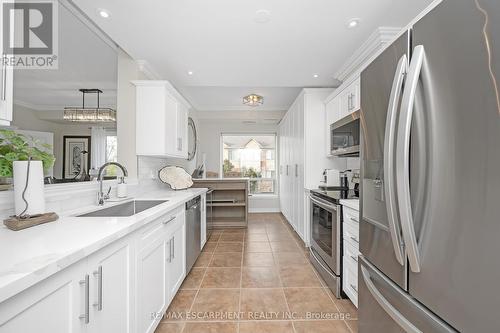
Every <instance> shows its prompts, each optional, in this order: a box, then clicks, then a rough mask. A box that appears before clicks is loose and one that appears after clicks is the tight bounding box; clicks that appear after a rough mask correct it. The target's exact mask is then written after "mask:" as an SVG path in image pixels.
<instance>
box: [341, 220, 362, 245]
mask: <svg viewBox="0 0 500 333" xmlns="http://www.w3.org/2000/svg"><path fill="white" fill-rule="evenodd" d="M344 240H346V241H347V242H349V243H351V244H352V245H353V246H354V247H356V248H358V249H359V228H358V227H356V226H352V225H351V224H349V223H344Z"/></svg>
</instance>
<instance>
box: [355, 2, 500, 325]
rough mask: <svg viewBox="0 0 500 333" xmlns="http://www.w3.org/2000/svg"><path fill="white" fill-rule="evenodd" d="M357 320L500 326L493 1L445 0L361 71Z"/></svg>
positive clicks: (498, 101)
mask: <svg viewBox="0 0 500 333" xmlns="http://www.w3.org/2000/svg"><path fill="white" fill-rule="evenodd" d="M361 130H362V133H363V142H362V151H361V173H362V175H361V177H362V184H361V186H362V198H361V203H360V207H361V208H360V211H361V212H360V214H361V224H360V251H361V256H360V260H359V331H360V332H362V333H366V332H369V333H377V332H380V333H392V332H425V333H433V332H456V331H459V332H474V333H476V332H500V312H499V311H500V310H499V309H500V289H499V287H500V1H498V0H444V1H443V2H441V3H440V4H439V5H437V6H436V7H435V8H434V9H432V10H431V11H430V12H429V13H428V14H427V15H425V16H424V17H423V18H421V19H420V20H419V21H418V22H417V23H415V24H414V25H413V26H412V27H411V29H409V30H408V31H407V32H406V33H404V34H403V35H402V36H400V37H399V39H397V40H396V41H395V42H394V43H393V44H392V45H391V46H390V47H389V48H387V49H386V50H385V51H384V52H383V53H382V54H381V55H380V56H379V57H378V58H377V59H376V60H375V61H374V62H373V63H372V64H371V65H370V66H369V67H367V68H366V70H364V72H363V73H362V75H361Z"/></svg>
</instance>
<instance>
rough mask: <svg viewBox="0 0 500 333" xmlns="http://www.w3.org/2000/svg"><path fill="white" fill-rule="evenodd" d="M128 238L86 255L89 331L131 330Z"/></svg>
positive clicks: (130, 268)
mask: <svg viewBox="0 0 500 333" xmlns="http://www.w3.org/2000/svg"><path fill="white" fill-rule="evenodd" d="M129 242H130V241H129V240H127V241H125V242H123V241H122V242H118V244H113V245H111V246H110V247H109V248H106V249H104V250H103V251H100V252H98V253H96V254H95V255H94V256H92V257H90V258H89V260H88V269H87V270H88V273H89V274H90V281H91V283H90V285H91V288H90V304H91V318H90V326H89V327H90V328H91V329H90V331H92V332H103V333H104V332H124V333H127V332H131V331H132V314H131V313H132V312H131V311H132V309H133V304H132V302H131V299H132V295H131V294H132V267H131V263H132V260H131V247H130V245H129Z"/></svg>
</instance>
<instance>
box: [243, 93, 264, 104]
mask: <svg viewBox="0 0 500 333" xmlns="http://www.w3.org/2000/svg"><path fill="white" fill-rule="evenodd" d="M243 104H245V105H248V106H259V105H262V104H264V97H262V96H259V95H257V94H250V95H247V96H245V97H243Z"/></svg>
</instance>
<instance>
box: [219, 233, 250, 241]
mask: <svg viewBox="0 0 500 333" xmlns="http://www.w3.org/2000/svg"><path fill="white" fill-rule="evenodd" d="M244 239H245V233H244V232H243V233H226V232H224V233H223V234H222V236H221V237H220V239H219V242H243V240H244Z"/></svg>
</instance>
